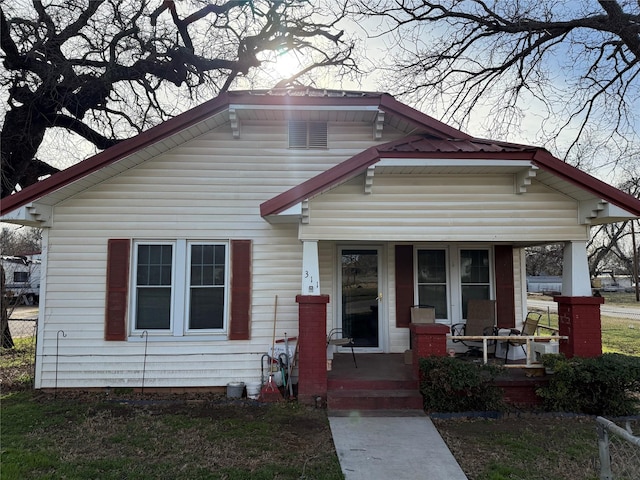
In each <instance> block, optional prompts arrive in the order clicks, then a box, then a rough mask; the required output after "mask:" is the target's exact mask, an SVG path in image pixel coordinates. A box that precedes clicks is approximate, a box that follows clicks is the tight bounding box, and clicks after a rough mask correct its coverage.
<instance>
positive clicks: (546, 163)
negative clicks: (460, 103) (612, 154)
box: [260, 135, 640, 217]
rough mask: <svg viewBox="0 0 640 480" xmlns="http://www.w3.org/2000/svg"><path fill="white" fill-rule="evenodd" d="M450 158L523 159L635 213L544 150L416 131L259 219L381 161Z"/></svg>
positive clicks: (306, 185)
mask: <svg viewBox="0 0 640 480" xmlns="http://www.w3.org/2000/svg"><path fill="white" fill-rule="evenodd" d="M393 158H401V159H412V158H413V159H450V160H452V161H460V160H465V159H469V160H482V159H491V160H496V161H498V162H500V161H504V162H505V164H506V162H507V161H512V160H526V161H530V162H531V164H532V165H533V166H535V167H537V168H539V169H541V170H542V171H544V172H547V173H548V174H551V175H553V176H555V177H558V178H559V179H561V180H563V181H565V182H567V183H569V184H572V185H574V186H576V187H578V188H579V189H581V190H584V191H586V192H589V193H591V194H592V195H594V196H595V197H596V198H598V199H602V200H604V201H606V202H609V203H612V204H613V205H616V206H617V207H620V208H621V209H623V210H625V211H626V212H629V214H631V215H635V216H640V199H637V198H635V197H633V196H632V195H629V194H627V193H625V192H623V191H621V190H618V189H617V188H615V187H612V186H611V185H609V184H607V183H605V182H603V181H601V180H598V179H597V178H595V177H592V176H591V175H589V174H587V173H586V172H583V171H582V170H579V169H577V168H575V167H573V166H571V165H569V164H568V163H566V162H563V161H562V160H560V159H558V158H556V157H554V156H553V155H551V154H550V153H549V152H547V151H546V150H545V149H543V148H539V147H533V146H528V145H519V144H514V143H508V142H496V141H492V140H485V139H479V138H472V137H469V136H465V137H463V138H446V139H434V138H430V137H429V136H425V135H415V136H411V137H405V138H402V139H400V140H395V141H392V142H388V143H385V144H382V145H377V146H374V147H370V148H368V149H366V150H364V151H362V152H361V153H359V154H357V155H355V156H353V157H351V158H349V159H348V160H346V161H344V162H342V163H340V164H338V165H336V166H335V167H332V168H330V169H329V170H326V171H325V172H322V173H321V174H319V175H316V176H315V177H313V178H311V179H309V180H307V181H305V182H303V183H301V184H300V185H297V186H295V187H293V188H291V189H289V190H287V191H286V192H283V193H281V194H280V195H277V196H276V197H273V198H272V199H270V200H267V201H266V202H264V203H262V204H261V205H260V214H261V215H262V216H263V217H267V216H270V215H276V214H278V213H281V212H283V211H285V210H287V209H288V208H290V207H292V206H294V205H296V204H298V203H299V202H301V201H302V200H305V199H308V198H311V197H313V196H315V195H318V194H320V193H322V192H325V191H327V190H330V189H331V188H333V187H335V186H337V185H340V184H342V183H344V182H346V181H348V180H350V179H352V178H353V177H355V176H357V175H359V174H361V173H363V172H364V171H365V170H366V169H367V168H369V167H371V166H374V165H376V164H377V163H379V162H380V161H381V160H382V159H393Z"/></svg>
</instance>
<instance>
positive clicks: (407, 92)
mask: <svg viewBox="0 0 640 480" xmlns="http://www.w3.org/2000/svg"><path fill="white" fill-rule="evenodd" d="M356 3H357V5H358V8H357V9H356V13H357V14H359V15H361V16H362V18H365V17H371V16H374V17H377V18H379V19H381V20H382V21H383V22H384V23H383V27H382V30H381V32H380V33H377V34H376V36H381V35H382V36H385V35H386V36H390V38H392V39H393V40H390V43H391V44H392V45H393V46H394V48H393V50H390V52H389V53H390V55H393V57H392V58H393V60H392V62H390V65H389V67H388V68H389V70H388V73H389V75H388V76H387V77H386V78H387V79H388V81H387V82H384V83H385V85H395V86H396V87H397V88H396V89H395V92H396V93H397V94H398V95H399V96H404V97H406V98H407V99H408V100H409V101H413V102H414V103H418V104H420V103H424V104H425V105H427V104H430V105H433V104H434V102H435V103H436V104H439V105H443V111H442V115H441V118H442V119H443V120H444V121H446V122H452V123H454V124H457V125H463V126H464V125H466V124H467V123H468V122H469V121H470V119H471V118H472V117H474V115H475V117H474V118H478V117H482V118H485V119H486V118H492V119H493V120H494V121H493V122H491V123H490V124H486V125H485V128H486V129H487V130H490V133H491V134H492V135H493V136H494V137H496V135H498V136H499V135H502V136H508V134H510V133H512V130H513V127H518V126H519V124H520V122H521V120H522V119H523V118H524V115H525V113H526V112H527V111H528V110H529V109H530V108H531V107H530V106H531V104H532V103H533V102H535V103H536V104H537V105H539V106H541V107H543V108H544V109H545V110H546V112H544V111H543V112H542V113H543V114H545V115H546V118H543V122H541V123H542V125H543V128H544V130H541V132H540V133H546V137H545V138H543V142H556V140H557V138H558V137H559V136H564V137H567V138H570V137H571V138H572V140H573V141H571V140H570V141H568V142H567V145H568V147H567V148H566V151H565V155H566V156H567V157H568V156H569V155H570V154H571V153H572V150H574V149H576V148H577V147H578V146H579V145H580V143H581V142H582V141H584V138H585V136H586V135H589V134H592V133H593V132H594V131H598V132H599V134H600V135H601V137H602V142H603V143H608V144H609V145H616V144H632V143H638V142H639V140H638V131H637V128H638V112H639V111H640V105H639V102H640V87H639V85H638V73H639V72H640V4H638V2H634V1H629V0H617V1H614V0H585V1H584V2H553V1H550V0H520V1H518V2H498V1H491V2H489V1H483V0H443V1H437V2H433V1H426V0H421V1H411V0H379V1H376V2H370V1H365V0H361V1H358V2H356ZM394 52H395V54H394ZM487 112H490V113H489V115H487ZM549 126H550V127H551V130H549V131H548V132H547V127H549ZM476 128H477V126H476ZM487 133H489V132H487ZM483 134H485V133H484V132H483Z"/></svg>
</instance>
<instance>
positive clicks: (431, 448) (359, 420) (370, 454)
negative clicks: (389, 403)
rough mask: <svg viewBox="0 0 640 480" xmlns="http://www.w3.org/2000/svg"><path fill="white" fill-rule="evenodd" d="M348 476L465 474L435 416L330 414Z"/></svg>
mask: <svg viewBox="0 0 640 480" xmlns="http://www.w3.org/2000/svg"><path fill="white" fill-rule="evenodd" d="M329 424H330V425H331V433H332V435H333V442H334V444H335V446H336V451H337V452H338V458H339V460H340V466H341V467H342V473H344V476H345V478H346V480H360V479H362V480H378V479H379V480H388V479H394V480H403V479H407V480H419V479H424V480H430V479H433V480H467V477H466V475H465V474H464V472H463V471H462V469H461V468H460V465H458V462H456V459H455V458H454V457H453V455H452V454H451V452H450V451H449V448H448V447H447V445H446V444H445V443H444V440H442V437H441V436H440V434H439V433H438V431H437V430H436V428H435V426H434V425H433V423H432V422H431V420H430V419H429V418H428V417H426V416H419V417H369V416H367V417H362V416H348V417H332V416H330V417H329Z"/></svg>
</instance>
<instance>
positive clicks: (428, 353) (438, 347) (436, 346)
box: [409, 323, 450, 378]
mask: <svg viewBox="0 0 640 480" xmlns="http://www.w3.org/2000/svg"><path fill="white" fill-rule="evenodd" d="M409 329H410V331H411V350H412V357H413V371H414V373H415V375H416V378H420V358H425V357H433V356H435V357H445V356H446V355H447V335H448V334H449V332H450V330H449V327H447V326H446V325H441V324H439V323H427V324H416V323H412V324H410V325H409Z"/></svg>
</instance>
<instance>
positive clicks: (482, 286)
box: [460, 249, 491, 318]
mask: <svg viewBox="0 0 640 480" xmlns="http://www.w3.org/2000/svg"><path fill="white" fill-rule="evenodd" d="M460 291H461V294H462V316H463V318H467V303H468V302H469V300H470V299H472V298H473V299H481V300H487V299H489V298H491V296H490V295H491V266H490V263H489V250H487V249H478V250H460Z"/></svg>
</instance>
